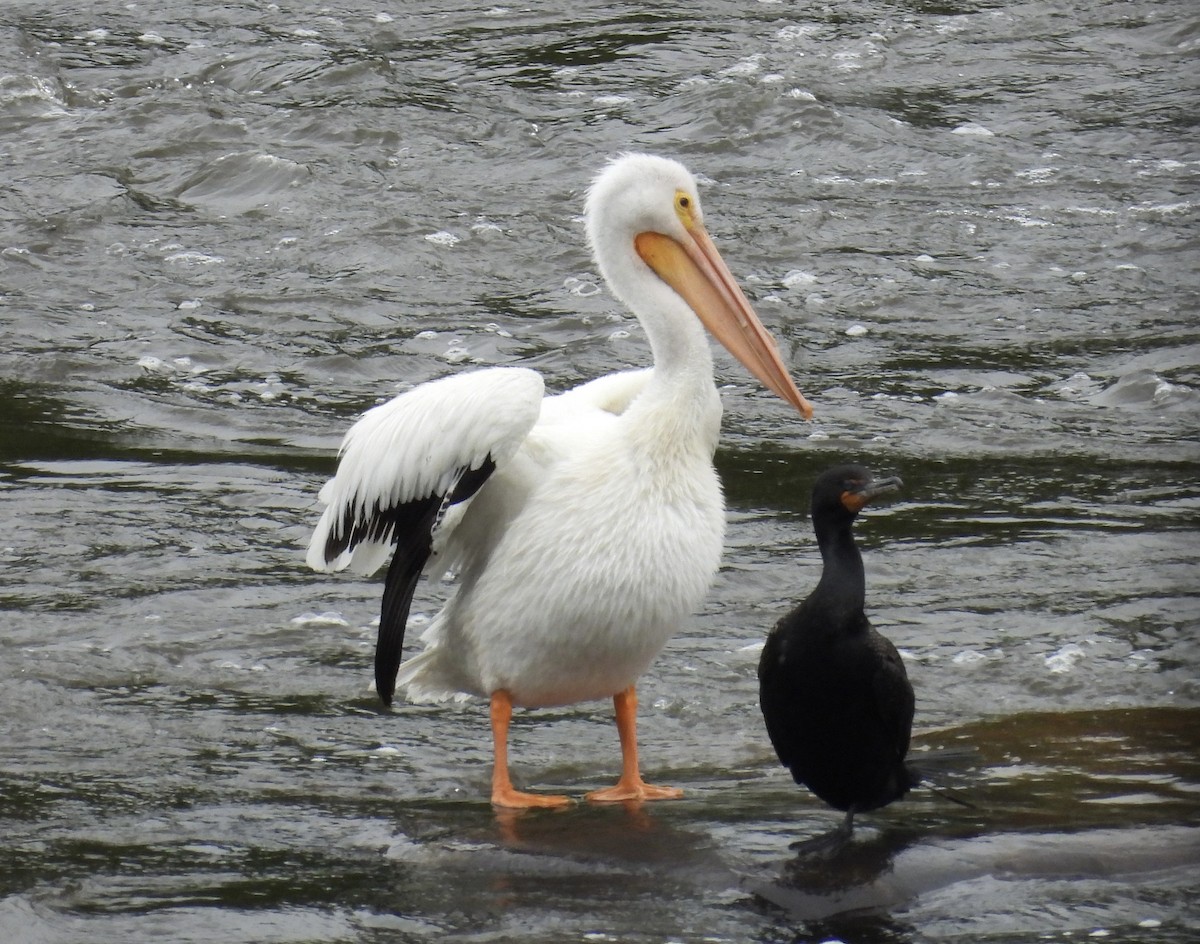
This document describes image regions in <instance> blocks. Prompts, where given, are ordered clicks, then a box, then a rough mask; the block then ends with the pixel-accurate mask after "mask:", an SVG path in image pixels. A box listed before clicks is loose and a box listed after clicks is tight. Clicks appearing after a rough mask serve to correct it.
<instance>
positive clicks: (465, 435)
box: [307, 367, 543, 703]
mask: <svg viewBox="0 0 1200 944" xmlns="http://www.w3.org/2000/svg"><path fill="white" fill-rule="evenodd" d="M542 393H543V386H542V378H541V376H540V375H539V374H537V373H536V372H534V371H532V370H526V369H524V368H517V367H495V368H490V369H487V370H478V371H470V372H468V373H463V374H454V375H451V376H448V377H444V378H442V379H440V380H435V381H431V382H429V383H425V384H422V385H421V386H419V387H416V388H414V389H413V390H410V391H408V392H407V393H403V394H401V395H400V396H398V397H396V398H395V399H393V400H390V401H388V402H387V403H384V404H381V405H380V406H377V407H375V408H373V409H371V410H368V411H367V412H366V413H365V414H363V416H362V418H361V419H359V421H358V422H357V423H355V424H354V426H352V427H351V428H350V431H349V432H348V433H347V434H346V438H345V440H344V441H343V442H342V448H341V453H340V456H341V458H340V460H339V462H338V470H337V474H336V475H335V476H334V477H333V478H332V479H330V480H329V481H328V482H327V483H325V486H324V488H322V489H321V496H320V497H321V501H322V502H324V504H325V505H326V508H325V512H324V514H323V515H322V516H321V520H320V521H319V522H318V523H317V527H316V529H315V530H314V532H313V536H312V539H311V541H310V542H309V547H308V556H307V561H308V564H309V565H310V566H311V567H312V568H313V569H315V570H341V569H343V568H345V567H347V566H352V567H353V569H354V570H356V571H359V572H361V573H364V574H370V573H374V571H376V570H377V569H378V568H379V566H380V565H381V564H382V563H383V562H384V560H386V558H387V555H388V552H389V551H390V550H391V548H392V547H393V545H394V546H395V553H394V554H393V555H392V563H391V565H390V566H389V568H388V573H387V579H386V582H385V585H384V594H383V609H382V612H381V616H380V623H379V641H378V645H377V647H376V652H375V683H376V687H377V688H378V690H379V694H380V696H381V697H382V698H383V700H384V702H386V703H390V702H391V696H392V691H393V689H394V686H395V677H396V669H397V667H398V666H399V664H400V653H401V649H402V647H403V645H404V628H405V624H406V622H407V620H408V610H409V607H410V606H411V605H412V597H413V592H414V590H415V589H416V585H417V580H418V579H419V578H420V576H421V572H422V571H423V570H424V568H425V564H426V562H427V561H428V560H429V555H430V552H431V549H432V546H433V535H434V532H435V531H437V530H438V527H439V525H440V524H441V522H442V520H443V518H444V517H445V515H446V512H447V511H448V510H449V509H450V508H451V507H452V506H453V505H455V504H458V503H461V502H465V501H467V500H468V499H470V498H471V497H472V496H473V495H475V493H476V492H478V491H479V489H480V488H482V487H483V485H484V483H485V482H486V481H487V480H488V477H489V476H490V475H491V474H492V472H494V471H495V470H496V468H497V467H498V466H503V465H504V463H506V462H507V461H508V460H510V459H511V458H512V457H513V456H514V455H515V454H516V452H517V450H518V449H519V448H520V446H521V444H522V443H523V442H524V441H525V438H526V436H527V435H528V434H529V431H530V429H531V428H532V427H533V424H534V423H535V422H536V421H537V418H538V414H539V411H540V409H541V404H542ZM458 517H459V516H454V520H458Z"/></svg>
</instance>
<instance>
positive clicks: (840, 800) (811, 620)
mask: <svg viewBox="0 0 1200 944" xmlns="http://www.w3.org/2000/svg"><path fill="white" fill-rule="evenodd" d="M900 484H901V482H900V480H899V479H897V478H886V479H874V478H873V477H872V475H871V473H870V472H869V471H868V470H867V469H865V468H863V467H862V466H858V465H843V466H838V467H836V468H833V469H830V470H828V471H826V472H824V473H823V474H822V475H821V476H820V477H819V478H818V479H817V481H816V483H815V485H814V486H813V493H812V521H813V528H814V529H815V531H816V535H817V544H818V546H819V547H820V549H821V559H822V561H823V569H822V572H821V579H820V582H819V583H818V584H817V586H816V589H814V590H813V591H812V593H810V594H809V595H808V597H807V598H806V599H805V600H804V602H803V603H801V604H800V605H799V606H797V607H796V608H795V609H793V610H792V611H791V612H790V613H788V614H787V615H786V616H784V617H783V618H782V619H781V620H780V621H779V622H778V623H777V624H776V625H775V627H774V628H773V629H772V630H771V633H770V635H769V636H768V637H767V642H766V645H765V646H764V648H763V652H762V657H761V659H760V661H759V666H758V678H759V703H760V705H761V707H762V712H763V718H764V720H765V721H766V725H767V733H768V735H769V736H770V738H771V743H772V744H773V745H774V747H775V752H776V754H778V755H779V760H780V762H781V763H782V764H783V765H784V766H785V767H787V768H788V769H789V770H790V771H791V773H792V777H793V778H794V779H795V781H796V782H797V783H798V784H801V785H803V786H806V787H808V789H809V790H811V791H812V792H813V793H815V794H816V795H817V796H818V797H820V798H821V799H822V800H824V801H825V802H826V803H828V804H829V805H830V806H832V807H834V808H835V809H838V810H844V811H845V812H846V819H845V821H844V824H843V827H842V829H843V830H844V831H846V832H849V830H850V829H851V828H852V824H853V819H854V814H855V813H860V812H864V811H867V810H874V809H878V808H879V807H881V806H886V805H887V804H888V803H891V802H892V801H893V800H897V799H899V798H900V797H902V796H904V794H906V793H907V792H908V791H909V789H910V788H912V787H914V786H916V785H917V783H919V782H920V780H921V775H920V774H919V773H918V772H917V771H916V770H915V769H914V768H912V767H910V766H909V765H908V764H906V763H905V755H906V754H907V753H908V744H909V737H910V735H911V732H912V721H913V709H914V699H913V689H912V685H911V684H910V683H909V680H908V674H907V673H906V672H905V670H904V664H903V663H902V662H901V660H900V655H899V653H897V652H896V647H895V646H893V645H892V643H891V642H890V641H888V640H887V639H886V638H885V637H884V636H882V635H880V634H879V633H878V632H876V631H875V629H874V628H872V626H871V623H870V621H869V620H868V619H867V616H866V613H865V612H864V605H865V602H866V579H865V576H864V572H863V562H862V555H861V554H860V553H859V549H858V546H857V545H856V544H855V542H854V535H853V533H852V526H853V524H854V519H855V518H856V517H857V515H858V512H859V511H861V510H862V508H863V507H864V506H865V505H866V504H867V503H868V502H870V501H872V500H873V499H875V498H877V497H879V496H881V495H884V494H888V493H891V492H895V491H896V490H897V489H898V488H899V487H900Z"/></svg>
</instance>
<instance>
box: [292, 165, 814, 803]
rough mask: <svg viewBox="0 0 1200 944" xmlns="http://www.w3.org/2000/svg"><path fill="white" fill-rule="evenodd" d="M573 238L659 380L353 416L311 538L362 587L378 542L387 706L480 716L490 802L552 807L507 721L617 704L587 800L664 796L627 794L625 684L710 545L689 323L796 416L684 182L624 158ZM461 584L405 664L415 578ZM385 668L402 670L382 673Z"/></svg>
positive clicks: (449, 394) (706, 425)
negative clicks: (614, 769)
mask: <svg viewBox="0 0 1200 944" xmlns="http://www.w3.org/2000/svg"><path fill="white" fill-rule="evenodd" d="M586 220H587V234H588V239H589V242H590V243H591V247H592V251H593V253H594V255H595V259H596V263H597V264H598V266H599V268H600V272H601V274H602V275H603V276H604V278H605V280H606V281H607V282H608V285H609V288H610V289H611V290H612V292H613V294H615V295H616V296H617V297H618V298H619V299H621V300H622V301H623V302H624V303H625V304H626V305H627V306H629V308H630V309H632V310H633V312H634V313H635V314H636V315H637V316H638V319H639V320H640V321H641V323H642V326H643V328H644V329H645V332H646V337H647V339H648V340H649V342H650V349H651V352H652V353H653V356H654V366H653V367H652V368H649V369H644V370H635V371H623V372H620V373H616V374H612V375H609V376H606V377H601V378H599V379H597V380H593V381H592V382H590V383H586V384H583V385H582V386H579V387H576V388H575V389H573V390H569V391H567V392H566V393H562V394H559V395H557V396H544V395H543V387H542V378H541V377H540V376H539V375H538V374H537V373H535V372H534V371H532V370H527V369H524V368H518V367H495V368H487V369H482V370H474V371H469V372H465V373H460V374H456V375H452V376H448V377H444V378H442V379H440V380H434V381H431V382H429V383H424V384H421V385H420V386H418V387H416V388H414V389H413V390H411V391H408V392H406V393H403V394H401V395H400V396H398V397H396V398H395V399H393V400H391V401H390V402H388V403H384V404H382V405H380V406H377V407H375V408H374V409H371V410H368V411H367V412H366V413H365V414H364V415H363V416H362V418H361V419H359V421H358V422H357V423H355V424H354V426H353V427H351V429H350V431H349V432H348V433H347V434H346V438H345V440H344V442H343V443H342V448H341V454H340V455H341V458H340V462H339V465H338V470H337V474H336V476H335V477H334V478H333V479H331V480H330V481H329V482H328V483H326V485H325V486H324V488H322V489H321V496H320V497H321V501H322V502H323V503H324V504H325V505H326V506H327V507H326V509H325V512H324V514H323V515H322V517H321V520H320V522H319V523H318V524H317V527H316V530H315V532H314V533H313V536H312V541H311V544H310V546H309V550H308V563H309V564H310V565H311V566H312V567H313V568H315V569H316V570H340V569H342V568H343V567H346V566H347V565H351V566H353V567H354V569H355V570H358V571H361V572H362V573H367V574H369V573H372V572H374V571H375V570H376V569H377V568H378V567H379V566H380V565H381V564H382V563H383V562H384V561H385V560H386V559H387V555H388V552H389V551H390V550H391V548H392V547H393V545H394V546H395V553H394V555H393V557H392V562H391V565H390V566H389V568H388V572H387V580H386V583H385V586H384V592H383V610H382V616H381V619H380V623H379V636H378V643H377V647H376V653H375V684H376V688H377V690H378V692H379V695H380V697H381V698H382V699H383V701H384V702H385V703H386V704H390V703H391V700H392V694H393V692H394V690H395V688H396V687H397V686H399V687H400V688H401V689H403V690H405V691H406V692H407V694H408V696H409V697H410V698H412V699H414V700H427V699H440V698H448V697H454V696H456V695H459V696H461V695H478V696H481V697H484V698H489V699H490V700H491V722H492V737H493V746H494V752H495V763H494V766H493V770H492V803H493V804H495V805H497V806H501V807H512V808H521V807H531V806H539V807H540V806H561V805H564V804H566V803H569V802H570V800H569V799H568V798H567V797H562V796H545V795H539V794H533V793H524V792H521V791H518V790H515V789H514V788H513V785H512V781H511V780H510V778H509V772H508V726H509V721H510V719H511V716H512V709H513V706H514V705H517V706H524V707H543V706H551V705H565V704H571V703H574V702H579V701H585V700H589V699H596V698H607V697H610V696H611V697H612V698H613V701H614V705H615V708H616V720H617V728H618V732H619V735H620V742H621V754H622V773H621V776H620V779H619V781H618V782H617V784H616V786H614V787H611V788H608V789H605V790H597V791H594V792H592V793H589V794H588V795H587V799H589V800H600V801H604V800H627V799H663V798H670V797H677V796H680V795H681V794H682V791H680V790H677V789H674V788H671V787H656V786H650V785H649V784H647V783H645V782H644V781H643V780H642V777H641V774H640V772H639V769H638V757H637V735H636V716H637V694H636V689H635V683H636V682H637V679H638V677H639V676H640V675H641V674H642V672H643V671H645V669H646V667H647V666H648V665H649V664H650V662H651V661H652V660H653V659H654V657H655V656H656V655H657V654H658V653H659V651H660V650H661V649H662V647H663V646H664V645H665V644H666V642H667V639H668V638H669V637H670V636H671V634H672V632H673V631H674V630H675V629H676V627H677V626H678V625H679V623H680V622H681V621H682V620H683V619H684V618H685V617H686V616H688V615H689V614H690V613H692V612H693V611H694V610H695V609H696V608H697V607H698V606H699V605H700V603H701V601H702V600H703V598H704V596H705V593H706V592H707V590H708V587H709V585H710V583H711V582H712V579H713V577H714V575H715V574H716V571H717V566H718V563H719V561H720V557H721V546H722V541H723V537H724V531H725V517H724V501H723V498H722V494H721V485H720V482H719V480H718V478H717V474H716V471H715V470H714V469H713V464H712V457H713V452H714V450H715V449H716V445H717V434H718V428H719V426H720V420H721V402H720V398H719V396H718V394H717V390H716V387H715V384H714V382H713V363H712V355H711V352H710V351H709V347H708V341H707V339H706V337H705V334H704V328H705V327H706V328H707V329H708V330H709V331H710V332H711V333H712V334H713V335H714V336H715V337H716V338H717V340H719V341H720V342H721V343H722V344H723V345H724V346H725V347H726V348H727V349H728V350H729V351H730V352H731V353H732V354H733V355H734V356H735V357H737V358H738V360H740V361H741V362H742V363H743V364H744V365H745V366H746V368H747V369H748V370H749V371H750V372H751V373H752V374H754V376H755V377H757V378H758V379H759V380H760V381H762V383H763V384H765V385H766V386H767V387H768V388H770V389H771V390H773V391H774V392H775V393H777V394H778V395H779V396H781V397H782V398H783V399H785V400H786V401H787V402H788V403H790V404H791V405H792V406H794V407H795V408H796V409H797V410H798V411H799V412H800V413H801V414H802V415H803V416H804V417H805V418H808V417H810V416H811V415H812V408H811V407H810V406H809V404H808V402H807V401H806V400H805V399H804V397H803V396H802V395H801V393H800V391H799V390H797V389H796V386H795V384H794V383H793V382H792V380H791V378H790V377H789V376H788V372H787V369H786V368H785V367H784V365H783V361H782V359H781V358H780V356H779V352H778V351H777V349H776V347H775V344H774V342H773V340H772V339H771V336H770V335H769V334H768V333H767V331H766V329H765V328H764V327H763V326H762V323H761V322H760V321H759V319H758V317H757V316H756V315H755V314H754V311H753V310H752V309H751V307H750V303H749V302H748V301H747V300H746V297H745V296H744V295H743V294H742V291H741V289H740V288H738V285H737V283H736V282H735V281H734V279H733V276H732V275H731V274H730V272H729V269H728V268H727V267H726V265H725V263H724V261H723V260H722V259H721V257H720V255H719V254H718V252H717V249H716V246H714V245H713V242H712V240H711V238H710V237H709V235H708V233H707V232H706V231H705V228H704V221H703V214H702V213H701V211H700V197H699V195H698V194H697V191H696V183H695V181H694V180H693V179H692V176H691V174H689V173H688V171H687V170H686V169H685V168H684V167H683V166H682V165H680V164H678V163H676V162H675V161H671V160H667V159H664V158H661V157H652V156H648V155H641V154H630V155H625V156H622V157H620V158H618V159H617V160H615V161H613V162H612V163H611V164H609V165H608V167H607V168H605V169H604V171H603V172H602V173H601V174H600V175H599V177H598V178H597V179H596V180H595V182H594V183H593V185H592V187H591V189H590V191H589V192H588V197H587V209H586ZM431 559H432V562H433V563H432V565H431V566H430V568H429V569H430V571H432V572H445V571H446V570H448V569H451V570H454V571H455V572H457V575H458V587H457V589H456V591H455V593H454V595H453V596H452V597H451V598H450V599H449V600H448V601H447V603H446V604H445V606H444V607H443V608H442V610H441V611H440V612H439V613H438V614H437V616H436V617H435V618H434V620H433V621H432V623H431V624H430V626H429V627H428V629H427V630H426V631H425V633H424V634H423V635H422V639H423V640H424V642H425V649H424V651H423V652H422V653H421V654H420V655H418V656H416V657H414V658H412V659H410V660H409V661H408V662H406V663H405V664H404V665H403V666H401V665H400V656H401V646H402V644H403V641H404V630H405V623H406V621H407V617H408V610H409V606H410V605H411V603H412V597H413V591H414V588H415V586H416V583H417V580H418V578H419V577H420V575H421V573H422V572H423V571H424V570H425V569H426V564H427V563H428V562H430V560H431ZM397 672H398V674H397Z"/></svg>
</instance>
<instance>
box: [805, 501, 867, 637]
mask: <svg viewBox="0 0 1200 944" xmlns="http://www.w3.org/2000/svg"><path fill="white" fill-rule="evenodd" d="M814 526H815V528H816V532H817V545H818V546H819V547H820V549H821V560H822V561H823V562H824V567H823V569H822V571H821V580H820V582H819V583H818V584H817V589H816V592H817V593H819V594H821V596H822V597H824V598H825V599H826V600H828V601H829V602H830V603H831V604H836V606H837V610H838V612H840V613H842V614H844V615H854V614H857V613H861V612H862V610H863V607H864V606H865V605H866V598H867V578H866V574H865V573H864V571H863V562H862V554H860V553H859V551H858V545H857V544H855V543H854V534H853V533H852V532H851V530H850V523H845V524H841V523H839V524H834V525H831V524H828V523H826V522H821V521H815V522H814Z"/></svg>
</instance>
